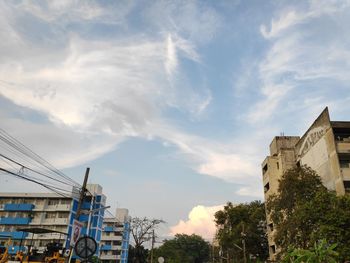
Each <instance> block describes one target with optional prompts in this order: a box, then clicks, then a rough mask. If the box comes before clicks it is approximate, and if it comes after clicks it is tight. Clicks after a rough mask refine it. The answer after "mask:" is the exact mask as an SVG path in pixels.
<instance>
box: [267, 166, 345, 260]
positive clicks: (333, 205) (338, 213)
mask: <svg viewBox="0 0 350 263" xmlns="http://www.w3.org/2000/svg"><path fill="white" fill-rule="evenodd" d="M267 209H268V212H269V214H270V216H271V219H272V221H273V223H274V228H275V229H276V233H275V235H274V238H275V242H276V244H277V246H278V247H279V248H280V249H281V253H280V255H279V256H281V255H283V254H286V253H287V250H288V248H289V247H294V248H296V249H304V250H306V249H309V248H311V247H312V246H313V244H314V243H317V242H319V240H322V239H326V240H328V241H329V242H330V244H335V243H338V246H337V247H336V251H337V252H338V253H339V258H340V259H341V260H349V257H350V229H349V226H350V197H349V196H342V197H339V196H336V194H335V193H334V192H330V191H327V189H326V188H325V187H324V186H323V185H322V182H321V179H320V177H318V175H317V174H316V172H315V171H313V170H312V169H311V168H308V167H305V166H303V167H296V168H293V169H290V170H288V171H287V172H286V173H285V174H284V175H283V177H282V179H281V181H280V184H279V195H278V196H276V195H274V196H271V197H270V198H269V200H268V201H267Z"/></svg>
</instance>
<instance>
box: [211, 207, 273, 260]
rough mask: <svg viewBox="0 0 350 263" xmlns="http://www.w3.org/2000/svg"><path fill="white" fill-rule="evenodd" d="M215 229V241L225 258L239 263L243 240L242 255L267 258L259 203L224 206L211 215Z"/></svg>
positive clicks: (263, 222)
mask: <svg viewBox="0 0 350 263" xmlns="http://www.w3.org/2000/svg"><path fill="white" fill-rule="evenodd" d="M215 223H216V225H217V227H218V233H217V239H218V241H219V244H220V246H221V247H222V251H223V253H224V255H225V257H226V256H227V255H228V256H229V258H232V259H236V261H235V262H243V258H244V254H243V253H244V252H243V244H242V243H243V241H244V242H245V248H246V256H247V257H248V256H249V255H252V256H254V257H256V258H258V259H260V260H265V259H267V257H268V244H267V236H266V216H265V206H264V204H263V203H261V202H260V201H253V202H251V203H249V204H239V205H237V206H234V205H233V204H232V203H230V202H229V203H227V205H226V206H225V207H224V209H223V210H220V211H218V212H216V213H215Z"/></svg>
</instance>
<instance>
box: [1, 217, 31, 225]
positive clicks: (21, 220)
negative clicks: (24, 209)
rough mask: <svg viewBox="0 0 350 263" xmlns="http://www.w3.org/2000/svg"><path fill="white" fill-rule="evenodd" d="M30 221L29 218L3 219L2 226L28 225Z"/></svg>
mask: <svg viewBox="0 0 350 263" xmlns="http://www.w3.org/2000/svg"><path fill="white" fill-rule="evenodd" d="M30 221H31V218H29V217H1V218H0V225H28V224H29V223H30Z"/></svg>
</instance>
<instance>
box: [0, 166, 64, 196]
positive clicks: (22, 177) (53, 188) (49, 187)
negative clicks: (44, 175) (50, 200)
mask: <svg viewBox="0 0 350 263" xmlns="http://www.w3.org/2000/svg"><path fill="white" fill-rule="evenodd" d="M0 171H2V172H5V173H7V174H10V175H13V176H15V177H18V178H21V179H24V180H27V181H29V182H33V183H36V184H39V185H41V186H43V187H45V188H47V189H49V190H50V191H52V192H55V193H57V194H59V195H61V196H63V197H67V198H70V196H67V195H64V194H63V193H61V192H60V191H58V190H56V188H57V187H55V186H50V185H47V184H44V183H41V182H39V181H37V180H34V179H31V178H29V177H27V176H24V175H20V174H16V173H14V172H11V171H9V170H7V169H4V168H1V167H0ZM62 190H63V191H66V190H64V189H62ZM67 192H68V191H67Z"/></svg>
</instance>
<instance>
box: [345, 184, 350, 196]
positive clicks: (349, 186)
mask: <svg viewBox="0 0 350 263" xmlns="http://www.w3.org/2000/svg"><path fill="white" fill-rule="evenodd" d="M344 188H345V192H347V193H350V181H344Z"/></svg>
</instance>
